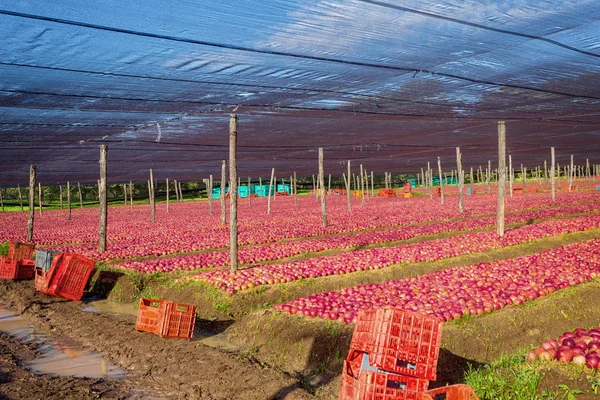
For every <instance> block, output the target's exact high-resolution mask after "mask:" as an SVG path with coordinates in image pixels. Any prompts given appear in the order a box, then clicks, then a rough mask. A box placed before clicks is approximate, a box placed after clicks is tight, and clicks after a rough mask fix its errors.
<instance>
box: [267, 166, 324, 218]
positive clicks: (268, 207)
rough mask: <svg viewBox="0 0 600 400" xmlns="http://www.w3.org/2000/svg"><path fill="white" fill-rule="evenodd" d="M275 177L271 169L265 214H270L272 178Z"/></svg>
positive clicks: (273, 169) (273, 170)
mask: <svg viewBox="0 0 600 400" xmlns="http://www.w3.org/2000/svg"><path fill="white" fill-rule="evenodd" d="M274 177H275V168H271V180H270V181H269V198H268V199H267V214H271V191H272V190H273V178H274ZM313 177H314V175H313Z"/></svg>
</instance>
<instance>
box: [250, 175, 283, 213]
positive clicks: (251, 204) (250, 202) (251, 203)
mask: <svg viewBox="0 0 600 400" xmlns="http://www.w3.org/2000/svg"><path fill="white" fill-rule="evenodd" d="M291 185H292V177H291V176H290V188H291ZM250 188H251V186H250V177H248V207H252V196H250V194H251V193H250Z"/></svg>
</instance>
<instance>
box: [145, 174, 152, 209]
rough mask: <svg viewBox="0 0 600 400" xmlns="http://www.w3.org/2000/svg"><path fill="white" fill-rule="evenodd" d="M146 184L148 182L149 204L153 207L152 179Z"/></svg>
mask: <svg viewBox="0 0 600 400" xmlns="http://www.w3.org/2000/svg"><path fill="white" fill-rule="evenodd" d="M146 182H148V184H147V187H148V204H150V206H152V191H151V190H150V179H148V180H147V181H146Z"/></svg>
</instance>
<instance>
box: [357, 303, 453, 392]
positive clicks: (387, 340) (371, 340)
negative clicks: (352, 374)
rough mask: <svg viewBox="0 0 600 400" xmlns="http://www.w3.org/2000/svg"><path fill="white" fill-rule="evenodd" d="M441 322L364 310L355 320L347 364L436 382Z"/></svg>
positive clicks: (415, 315)
mask: <svg viewBox="0 0 600 400" xmlns="http://www.w3.org/2000/svg"><path fill="white" fill-rule="evenodd" d="M443 324H444V323H443V322H442V321H441V320H440V319H438V318H436V317H432V316H428V315H423V314H418V313H414V312H409V311H404V310H401V309H398V308H391V307H386V308H380V309H376V310H363V311H361V312H359V314H358V316H357V321H356V325H355V327H354V334H353V335H352V342H351V343H350V352H349V354H348V361H349V362H350V363H351V364H353V365H354V367H355V368H356V365H357V364H359V363H360V362H361V361H362V355H363V354H364V353H366V354H368V356H369V364H370V365H371V366H373V367H376V368H379V369H381V370H385V371H390V372H395V373H398V374H405V375H410V376H416V377H419V378H425V379H429V380H432V381H433V380H435V379H436V376H437V362H438V358H439V353H440V342H441V339H442V327H443Z"/></svg>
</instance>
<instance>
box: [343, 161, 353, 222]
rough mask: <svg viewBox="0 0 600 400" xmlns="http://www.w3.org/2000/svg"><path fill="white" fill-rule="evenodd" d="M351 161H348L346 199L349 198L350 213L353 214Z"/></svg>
mask: <svg viewBox="0 0 600 400" xmlns="http://www.w3.org/2000/svg"><path fill="white" fill-rule="evenodd" d="M350 174H351V171H350V160H348V179H347V180H346V179H344V180H345V181H346V197H347V198H348V213H349V214H352V200H351V199H350V176H351V175H350Z"/></svg>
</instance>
